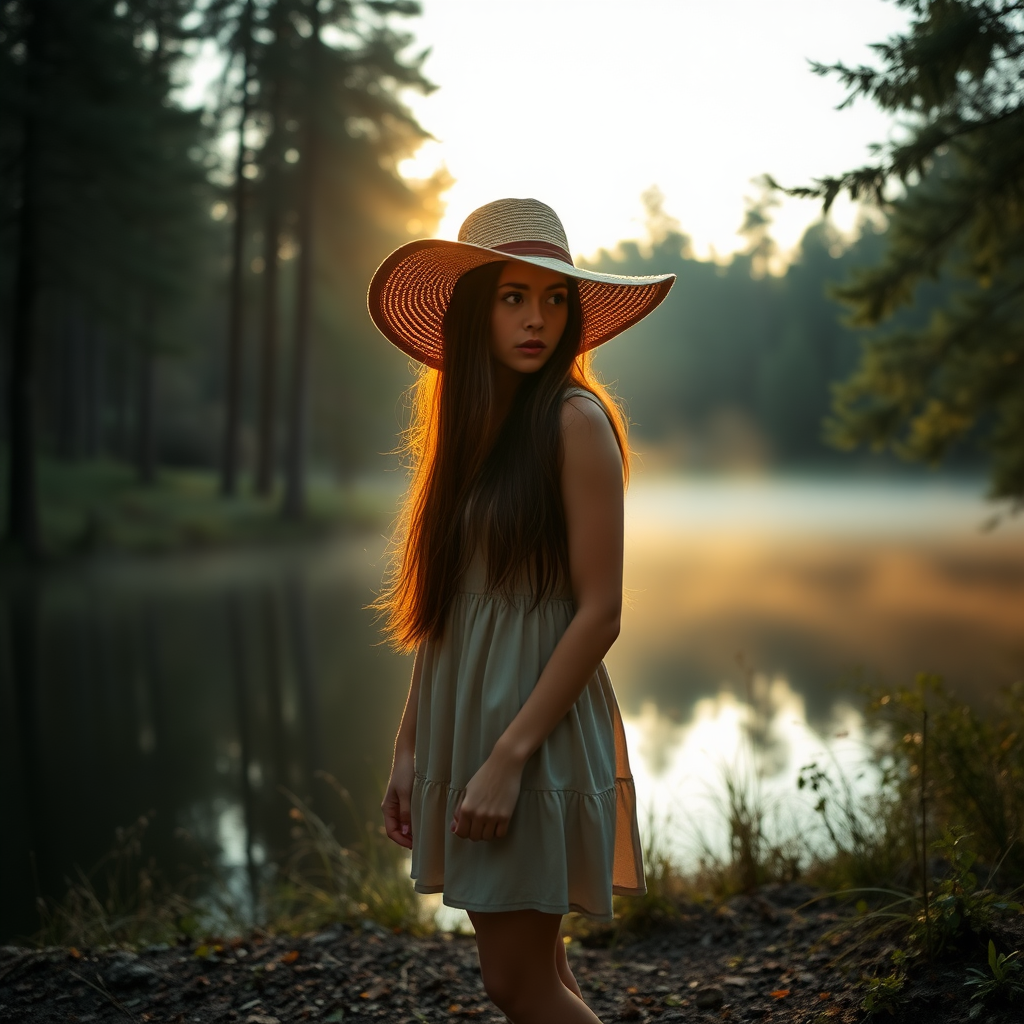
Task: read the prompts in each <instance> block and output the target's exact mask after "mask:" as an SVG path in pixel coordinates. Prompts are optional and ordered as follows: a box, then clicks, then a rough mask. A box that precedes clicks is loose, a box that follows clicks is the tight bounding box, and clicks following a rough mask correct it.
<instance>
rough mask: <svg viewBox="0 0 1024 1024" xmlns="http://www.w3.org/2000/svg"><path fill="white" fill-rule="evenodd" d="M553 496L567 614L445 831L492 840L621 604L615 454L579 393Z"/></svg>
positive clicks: (606, 639) (566, 408)
mask: <svg viewBox="0 0 1024 1024" xmlns="http://www.w3.org/2000/svg"><path fill="white" fill-rule="evenodd" d="M562 438H563V446H564V461H563V464H562V503H563V506H564V510H565V522H566V530H567V534H568V541H569V571H570V576H571V582H572V593H573V599H574V601H575V604H576V613H575V615H574V616H573V619H572V622H571V623H570V624H569V627H568V628H567V629H566V631H565V633H564V634H563V635H562V638H561V640H559V642H558V645H557V646H556V647H555V650H554V652H553V653H552V655H551V657H550V659H549V660H548V663H547V664H546V665H545V666H544V670H543V671H542V672H541V675H540V678H539V679H538V680H537V685H536V686H535V687H534V689H533V692H532V693H531V694H530V696H529V698H528V699H527V701H526V703H525V704H523V706H522V708H521V709H520V710H519V713H518V714H517V715H516V717H515V718H514V719H513V720H512V721H511V723H510V724H509V726H508V728H506V729H505V731H504V733H502V735H501V737H500V738H499V739H498V742H497V743H496V744H495V745H494V750H493V751H492V752H491V755H490V757H488V759H487V760H486V761H485V762H484V764H483V765H482V766H481V767H480V770H479V771H478V772H477V773H476V774H475V775H474V776H473V778H472V779H471V780H470V782H469V785H468V786H467V788H466V793H465V796H464V797H463V800H462V804H461V805H460V807H459V809H458V811H457V812H456V816H455V820H454V821H453V822H452V830H453V831H454V832H455V833H456V834H457V835H459V836H462V837H463V838H467V839H500V838H501V837H502V836H504V835H505V833H506V832H507V831H508V822H509V819H510V818H511V817H512V811H513V810H515V805H516V801H517V799H518V798H519V786H520V779H521V777H522V771H523V766H524V765H525V764H526V761H527V759H528V758H529V757H530V755H531V754H532V753H533V752H534V751H535V750H536V749H537V748H538V747H539V746H540V745H541V744H542V743H543V742H544V740H545V739H546V738H547V737H548V735H549V734H550V733H551V731H552V730H553V729H554V728H555V726H556V725H557V724H558V723H559V722H560V721H561V720H562V718H563V717H564V716H565V715H566V713H567V712H568V711H569V709H570V708H571V707H572V706H573V704H575V703H576V700H577V698H578V697H579V695H580V694H581V693H582V692H583V689H584V687H585V686H586V685H587V682H588V681H589V680H590V678H591V676H592V675H593V674H594V672H595V671H596V669H597V666H598V665H599V664H600V662H601V659H602V658H603V657H604V656H605V654H606V653H607V651H608V648H609V647H611V645H612V644H613V643H614V641H615V638H616V637H617V636H618V635H619V615H620V612H621V610H622V457H621V455H620V453H619V447H618V445H617V444H616V442H615V435H614V433H613V432H612V428H611V424H610V423H609V422H608V418H607V417H606V416H605V414H604V413H603V412H602V411H601V409H600V408H599V407H598V406H597V405H596V403H594V402H592V401H591V400H590V399H588V398H571V399H569V400H568V401H567V402H566V403H565V404H564V405H563V407H562Z"/></svg>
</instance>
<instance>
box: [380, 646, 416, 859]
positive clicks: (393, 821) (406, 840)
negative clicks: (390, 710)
mask: <svg viewBox="0 0 1024 1024" xmlns="http://www.w3.org/2000/svg"><path fill="white" fill-rule="evenodd" d="M422 670H423V661H422V657H421V654H420V649H419V648H417V649H416V659H415V661H413V665H412V680H411V682H410V683H409V696H408V697H406V700H405V711H403V712H402V722H401V724H400V725H399V727H398V735H397V736H396V737H395V755H394V758H393V759H392V762H391V778H390V779H389V780H388V788H387V790H386V791H385V793H384V800H383V802H382V803H381V805H380V806H381V810H382V811H383V812H384V830H385V831H386V832H387V834H388V838H389V839H393V840H394V841H395V842H396V843H398V845H399V846H404V847H405V848H406V849H410V850H411V849H412V821H411V820H410V817H409V803H410V801H411V799H412V780H413V768H414V763H415V761H414V755H415V751H416V713H417V709H418V708H419V703H420V674H421V672H422Z"/></svg>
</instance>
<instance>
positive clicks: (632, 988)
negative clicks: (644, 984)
mask: <svg viewBox="0 0 1024 1024" xmlns="http://www.w3.org/2000/svg"><path fill="white" fill-rule="evenodd" d="M626 991H627V992H628V993H629V994H630V995H631V996H635V995H636V994H637V992H639V991H640V989H638V988H637V987H636V985H630V986H629V988H627V989H626Z"/></svg>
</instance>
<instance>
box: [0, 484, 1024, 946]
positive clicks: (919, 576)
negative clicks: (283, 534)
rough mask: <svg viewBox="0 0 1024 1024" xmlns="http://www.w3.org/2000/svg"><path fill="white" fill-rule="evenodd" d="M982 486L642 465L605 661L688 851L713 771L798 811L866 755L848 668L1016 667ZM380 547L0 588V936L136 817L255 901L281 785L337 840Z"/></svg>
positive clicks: (1014, 555)
mask: <svg viewBox="0 0 1024 1024" xmlns="http://www.w3.org/2000/svg"><path fill="white" fill-rule="evenodd" d="M982 489H983V488H982V485H981V484H980V483H979V482H977V481H949V480H935V479H932V480H927V481H916V482H907V481H896V482H894V481H886V482H878V481H861V480H851V479H849V478H847V479H843V480H835V481H826V480H822V479H817V478H808V479H764V480H744V481H713V480H711V481H709V480H705V481H696V480H681V479H669V478H666V479H649V478H641V479H640V480H638V482H637V483H636V484H635V485H634V487H633V488H632V489H631V491H630V494H629V497H628V499H627V538H626V572H625V585H626V589H627V607H626V609H625V610H624V614H623V628H622V635H621V637H620V639H619V640H618V641H617V643H616V644H615V646H614V648H613V649H612V651H611V652H610V653H609V655H608V657H607V659H606V660H607V664H608V667H609V670H610V671H611V674H612V679H613V680H614V683H615V687H616V692H617V694H618V699H619V703H620V705H621V707H622V712H623V716H624V719H625V722H626V729H627V734H628V738H629V741H630V753H631V759H632V767H633V772H634V775H635V777H636V780H637V790H638V795H639V799H640V803H641V808H642V812H641V813H642V814H643V815H644V818H645V820H646V818H647V817H648V816H651V819H652V820H654V821H656V822H657V823H658V827H659V835H660V836H661V840H662V842H663V843H665V844H667V845H668V846H669V847H670V849H671V851H672V853H673V854H674V855H675V856H676V857H677V858H678V859H679V860H680V861H682V862H683V863H687V862H691V863H692V861H693V859H694V858H695V857H696V856H697V855H698V852H699V851H700V849H701V848H702V846H706V847H708V848H710V849H711V850H713V851H716V852H718V853H722V852H724V845H723V844H724V842H725V834H724V828H723V825H722V821H721V816H720V815H719V814H718V813H717V811H716V804H717V802H719V801H720V800H721V795H722V792H723V785H724V781H723V780H724V778H725V777H726V775H728V774H731V776H732V777H733V778H740V779H746V780H752V779H754V778H755V777H756V778H757V780H758V785H759V786H760V788H761V791H762V794H763V796H764V798H765V801H766V803H767V805H768V806H769V807H772V808H774V809H775V810H774V813H775V814H777V816H778V818H779V823H778V827H779V828H780V829H782V830H784V829H785V828H787V827H788V828H793V827H797V828H801V829H804V830H806V829H807V827H808V823H809V821H810V818H811V817H812V815H811V812H810V811H809V805H808V803H807V802H806V801H804V802H801V798H800V795H799V794H798V791H797V787H796V777H797V774H798V772H799V769H800V767H801V766H802V765H804V764H806V763H808V762H809V761H811V760H814V759H815V758H820V757H822V756H827V757H834V758H836V759H837V760H838V761H839V762H840V763H844V764H846V765H849V766H855V765H857V764H859V762H860V761H861V759H862V758H863V756H864V751H865V748H866V744H867V742H868V740H869V737H868V736H866V735H865V726H864V721H863V718H862V716H861V710H860V709H861V707H862V704H863V697H862V696H861V694H860V692H859V689H858V687H859V685H860V684H861V683H863V682H865V681H866V682H871V683H876V684H883V685H889V684H892V685H898V684H906V683H908V682H910V681H911V680H912V678H913V676H914V674H915V673H916V672H918V671H921V670H930V671H936V672H940V673H942V674H943V675H944V676H945V678H946V679H947V681H948V683H949V685H950V686H951V688H952V689H953V690H954V691H955V692H957V693H958V694H960V695H962V696H963V697H964V698H965V699H967V700H970V701H973V702H976V703H985V702H987V701H989V700H990V699H991V698H992V697H993V696H994V695H995V694H996V693H998V690H999V688H1000V687H1002V686H1004V685H1007V684H1009V683H1010V682H1012V681H1013V680H1014V679H1016V678H1020V676H1021V675H1022V673H1024V524H1022V523H1021V522H1020V521H1019V520H1010V521H1008V522H1006V523H1004V524H1003V525H1002V526H1000V528H999V529H998V530H996V531H994V532H989V533H985V532H982V531H981V529H980V526H981V524H982V523H983V522H984V520H985V519H986V518H987V517H988V516H989V515H990V514H991V508H989V507H988V506H987V505H986V504H985V503H984V502H983V501H982V500H981V497H980V494H981V492H982ZM383 549H384V541H383V539H382V538H381V537H379V536H376V535H366V536H354V535H350V536H346V537H344V538H340V539H337V540H334V541H331V542H330V543H325V544H322V545H319V546H310V547H304V548H288V549H275V550H267V551H258V552H253V551H248V552H224V553H218V554H204V555H187V556H175V557H165V558H159V559H149V560H107V561H103V562H96V563H89V564H79V565H76V566H70V567H67V568H65V569H61V570H52V571H50V572H48V573H47V574H46V575H45V577H43V578H41V579H39V580H38V581H37V582H36V583H35V584H34V585H33V586H32V587H27V586H24V585H22V586H18V587H16V586H14V584H13V583H12V582H11V581H3V582H0V599H2V600H3V602H4V606H5V614H4V615H3V617H2V619H0V768H2V775H0V822H2V826H0V835H2V842H0V878H2V879H3V882H2V885H0V940H3V939H5V938H8V937H10V936H12V935H17V934H22V935H24V934H27V933H29V932H31V931H33V930H34V929H35V927H36V926H37V923H38V919H37V917H36V914H35V909H34V899H35V895H36V893H37V892H42V893H44V894H47V895H57V894H59V893H60V892H61V890H62V879H64V878H65V877H67V876H69V875H71V874H72V872H73V871H74V870H75V867H76V865H77V866H80V867H82V868H89V867H91V866H92V865H93V864H95V863H96V862H97V861H98V860H99V858H100V857H101V856H102V855H103V854H104V853H105V852H106V851H107V850H109V849H110V847H111V844H112V841H113V836H114V830H115V828H116V827H117V826H123V825H128V824H131V823H132V822H134V821H135V820H136V819H137V818H138V817H139V816H140V815H144V814H145V815H147V816H149V818H150V822H149V825H148V828H147V836H146V844H147V848H148V849H149V850H151V852H152V853H153V855H154V856H155V857H156V858H157V860H158V861H159V862H160V863H161V865H162V866H163V868H164V870H165V871H166V872H168V873H169V874H171V875H173V874H174V873H175V871H176V870H179V867H180V866H181V865H183V864H189V865H190V866H191V869H192V870H194V869H195V868H196V864H197V863H198V860H197V858H202V857H206V858H208V859H209V861H211V862H213V863H215V864H217V865H218V866H219V867H220V868H221V869H222V871H223V872H226V873H227V875H228V876H229V877H230V876H231V873H232V872H234V873H235V875H236V876H237V878H238V879H239V880H240V881H239V884H238V892H239V899H242V900H243V901H244V894H245V888H246V884H247V878H248V877H249V876H258V875H260V874H261V872H265V871H266V870H267V866H268V865H269V863H270V862H272V861H273V859H274V858H275V857H276V856H278V855H279V854H280V852H281V851H282V850H283V849H284V847H285V846H286V844H287V839H288V830H289V819H288V807H289V805H288V803H287V801H286V798H285V797H284V796H283V795H282V792H281V788H282V787H284V788H286V789H288V790H289V791H291V792H294V793H296V794H300V795H302V796H306V797H309V798H311V799H312V800H313V803H314V806H315V807H316V808H317V809H318V810H320V811H322V812H323V813H324V815H325V816H326V817H328V818H330V819H331V820H334V821H336V823H337V828H338V832H339V835H341V836H342V837H343V838H344V837H345V836H346V835H349V834H350V833H351V827H352V826H351V822H350V821H349V820H348V819H347V818H346V816H345V813H344V811H342V810H341V809H339V807H338V805H337V804H336V803H332V801H331V794H330V791H329V790H328V788H327V787H326V786H325V785H324V784H323V782H321V781H320V780H319V779H317V778H316V777H315V776H314V773H315V772H316V770H318V769H323V770H326V771H327V772H329V773H330V774H332V775H333V776H334V777H335V778H336V779H338V780H339V781H340V782H341V783H342V784H343V785H345V786H346V787H347V788H348V789H349V790H350V792H351V793H352V794H353V796H354V798H355V801H356V803H357V804H358V805H359V807H361V808H362V809H363V812H364V813H365V814H367V815H369V814H371V813H374V811H375V808H376V805H377V803H378V802H379V799H380V792H381V788H382V786H383V782H384V780H385V779H386V777H387V770H388V766H389V763H390V749H391V744H392V740H393V735H394V730H395V727H396V724H397V721H398V717H399V715H400V712H401V707H402V703H403V700H404V696H405V691H406V687H407V682H408V675H409V670H410V659H408V658H404V657H401V656H398V655H396V654H394V653H392V652H391V651H389V650H388V649H387V648H385V647H383V646H381V645H380V644H379V638H378V635H377V632H376V628H375V626H374V623H373V616H372V614H371V613H370V612H368V611H367V610H366V608H365V605H366V604H367V602H368V601H369V600H370V599H371V597H372V593H373V591H374V589H375V588H376V587H377V586H378V584H379V581H380V576H381V571H382V568H383V560H382V559H383ZM871 784H872V779H871V777H870V774H869V775H867V776H865V777H864V778H863V779H862V780H861V782H860V785H862V786H870V785H871Z"/></svg>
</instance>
